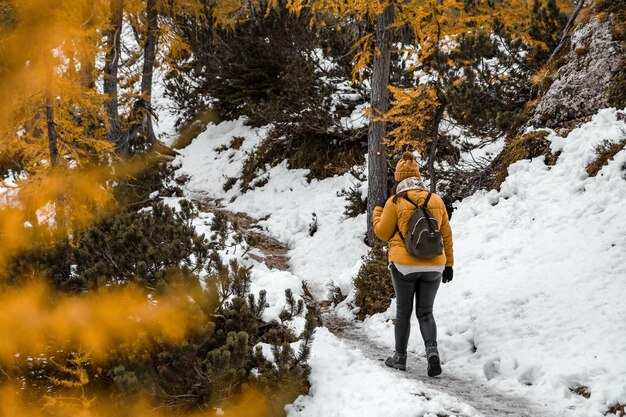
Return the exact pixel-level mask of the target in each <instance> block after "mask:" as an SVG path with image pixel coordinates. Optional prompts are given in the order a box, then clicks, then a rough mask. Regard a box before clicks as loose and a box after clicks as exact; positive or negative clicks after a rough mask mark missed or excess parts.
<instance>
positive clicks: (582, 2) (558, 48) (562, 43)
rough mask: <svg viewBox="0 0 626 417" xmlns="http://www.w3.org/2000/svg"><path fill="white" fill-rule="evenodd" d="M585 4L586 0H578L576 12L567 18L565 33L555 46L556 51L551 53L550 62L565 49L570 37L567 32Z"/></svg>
mask: <svg viewBox="0 0 626 417" xmlns="http://www.w3.org/2000/svg"><path fill="white" fill-rule="evenodd" d="M584 5H585V0H578V5H577V6H576V10H574V13H572V15H571V16H570V17H569V19H568V20H567V24H566V25H565V29H563V34H562V35H561V40H560V41H559V44H558V45H557V46H556V48H554V51H552V53H551V54H550V58H548V62H551V61H552V60H553V59H554V57H556V56H557V54H558V53H559V52H561V49H563V46H565V41H566V40H567V38H568V36H567V34H568V32H569V29H570V27H571V26H572V23H574V20H575V19H576V16H578V13H580V11H581V10H582V8H583V6H584Z"/></svg>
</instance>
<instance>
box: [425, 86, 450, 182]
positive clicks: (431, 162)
mask: <svg viewBox="0 0 626 417" xmlns="http://www.w3.org/2000/svg"><path fill="white" fill-rule="evenodd" d="M435 88H436V89H437V102H438V104H437V112H436V113H435V116H434V117H433V120H432V125H431V131H430V132H429V133H430V137H431V138H432V142H431V145H430V152H429V154H428V176H429V178H430V192H431V193H436V192H437V173H436V172H435V161H436V160H437V147H438V146H439V125H440V124H441V120H442V119H443V113H444V110H445V109H446V98H445V97H444V96H443V94H442V93H441V90H440V89H439V87H437V86H435Z"/></svg>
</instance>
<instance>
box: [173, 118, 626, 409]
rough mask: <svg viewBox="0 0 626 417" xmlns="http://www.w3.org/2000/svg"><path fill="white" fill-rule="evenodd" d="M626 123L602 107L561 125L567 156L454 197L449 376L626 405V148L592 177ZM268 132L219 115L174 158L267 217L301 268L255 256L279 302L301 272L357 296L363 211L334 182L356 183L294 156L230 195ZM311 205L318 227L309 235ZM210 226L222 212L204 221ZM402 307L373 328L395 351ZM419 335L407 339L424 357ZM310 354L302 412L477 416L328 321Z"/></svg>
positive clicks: (183, 169) (198, 189) (312, 282)
mask: <svg viewBox="0 0 626 417" xmlns="http://www.w3.org/2000/svg"><path fill="white" fill-rule="evenodd" d="M624 129H626V124H624V122H622V121H619V120H617V118H616V112H615V111H614V110H603V111H601V112H600V113H599V114H598V115H597V116H596V117H595V118H594V119H593V120H592V121H591V122H590V123H587V124H585V125H584V126H582V127H581V128H579V129H576V130H574V131H573V132H571V133H570V135H569V136H568V137H567V138H566V139H565V138H561V137H559V136H557V135H556V134H554V133H551V134H550V136H549V137H548V139H549V140H550V141H551V142H552V147H553V151H557V150H561V151H562V153H561V155H560V157H559V160H558V162H557V164H556V165H555V166H553V167H547V166H546V165H545V164H544V163H543V160H541V159H540V158H539V159H535V160H533V161H520V162H518V163H516V164H514V165H513V166H512V167H511V168H510V173H511V175H510V176H509V178H508V179H507V181H506V182H505V183H504V184H503V186H502V189H501V191H500V192H496V191H491V192H488V193H486V192H483V193H479V194H477V195H475V196H473V197H471V198H468V199H466V200H465V201H463V202H462V203H460V204H458V206H457V210H456V211H455V213H454V216H453V218H452V227H453V232H454V238H455V250H456V253H455V255H456V256H455V258H456V262H457V265H456V267H455V279H454V281H453V282H452V283H451V284H447V285H444V286H442V287H441V290H440V293H439V295H438V298H437V300H436V305H435V315H436V318H437V321H438V324H439V330H440V337H439V339H440V347H441V353H442V355H443V358H444V360H445V362H446V363H445V365H444V375H443V376H442V377H443V378H445V377H446V372H450V373H456V374H471V375H472V376H473V377H476V378H479V379H480V380H484V381H485V383H486V384H488V385H491V386H493V387H496V388H498V389H501V390H505V391H508V392H510V393H512V394H515V395H520V396H527V397H530V398H532V399H533V400H535V401H539V402H541V403H549V404H550V408H551V409H553V410H568V415H579V416H585V417H591V416H601V415H603V413H605V412H606V411H607V409H608V406H610V405H612V404H614V403H615V402H616V401H620V402H621V403H626V388H625V387H626V344H625V343H624V340H626V316H625V313H624V309H623V297H624V294H625V293H626V267H625V266H624V261H626V216H624V215H623V213H622V212H623V203H624V202H626V180H625V178H624V177H625V175H626V174H625V172H624V170H623V169H622V167H623V166H624V164H626V152H621V153H620V154H618V155H617V156H616V158H615V159H614V160H613V161H611V162H610V163H609V164H608V165H607V166H606V167H604V168H603V170H602V171H601V172H600V173H599V174H598V176H596V177H594V178H588V176H587V174H586V172H585V167H586V165H587V164H588V163H589V162H590V161H591V160H592V159H593V157H594V148H595V146H596V145H597V144H598V143H599V142H601V141H602V140H604V139H609V140H618V139H619V138H620V137H623V136H624V132H623V130H624ZM265 133H266V131H265V130H264V129H251V128H249V127H247V126H246V125H245V121H244V120H237V121H229V122H224V123H221V124H219V125H213V124H211V125H209V126H208V127H207V129H206V131H205V132H204V133H202V134H201V135H199V136H198V138H196V139H195V140H194V141H193V142H192V144H191V145H190V146H189V147H187V148H185V149H183V150H182V151H181V156H180V157H178V159H177V161H176V162H175V163H176V164H178V165H179V169H178V171H177V175H179V176H182V175H185V176H188V177H189V182H188V183H187V184H186V186H185V192H186V194H187V196H188V197H191V198H196V199H199V198H203V197H211V198H220V199H221V200H222V204H223V205H224V206H225V207H226V208H227V209H229V210H232V211H242V212H246V213H248V214H250V215H252V216H254V217H256V218H264V219H266V220H263V221H262V222H261V223H260V225H261V226H262V227H264V228H265V229H266V232H267V233H268V234H270V235H272V236H274V237H275V238H277V239H279V240H281V241H283V242H285V243H286V244H288V246H289V256H290V262H291V264H290V271H289V272H284V271H275V270H269V269H268V268H267V267H265V266H264V265H263V264H258V263H256V264H254V263H253V265H254V269H253V279H254V281H255V288H261V287H262V286H263V287H265V288H266V289H267V290H268V299H269V300H270V301H272V300H276V301H277V302H278V303H280V301H279V300H281V299H282V297H283V290H284V288H286V287H290V288H292V290H293V291H294V293H295V294H296V295H301V288H300V286H299V284H300V282H301V281H303V280H304V281H307V283H308V285H309V287H310V288H311V289H312V291H313V293H314V295H315V296H316V297H317V298H324V297H326V296H327V295H328V288H327V285H328V284H329V283H330V282H333V283H334V284H336V285H338V286H339V287H340V288H341V289H342V290H343V292H344V293H349V292H351V280H352V278H353V277H354V275H355V274H356V272H357V271H358V268H359V265H360V261H361V256H362V255H364V254H365V253H366V251H367V247H366V246H365V245H364V244H363V242H362V237H363V234H364V231H365V225H366V223H365V222H366V219H365V217H364V216H363V215H362V216H359V217H357V218H346V217H345V216H344V214H343V211H344V209H345V205H346V201H345V199H344V198H343V197H339V196H338V195H337V192H338V191H340V190H341V189H342V188H348V187H350V186H353V185H354V184H355V183H357V182H358V181H357V180H356V179H355V178H353V177H352V176H351V175H349V174H346V175H343V176H337V177H334V178H330V179H326V180H323V181H317V180H314V181H311V182H308V181H307V180H306V174H307V171H306V170H289V169H287V166H286V164H285V163H283V164H281V165H279V166H277V167H274V168H271V169H268V170H267V171H266V172H265V173H259V176H260V178H264V179H267V182H266V183H265V185H263V186H262V187H258V188H256V189H254V190H251V191H248V192H247V193H245V194H242V193H241V191H240V190H239V184H235V186H234V187H233V188H232V189H230V190H229V191H228V192H225V191H224V190H223V184H224V182H225V181H226V180H227V179H228V178H229V177H237V176H238V174H239V172H240V170H241V167H242V162H243V160H244V159H245V154H246V153H248V152H251V151H252V150H253V149H254V148H255V147H256V146H258V144H259V143H260V141H261V140H262V138H263V136H264V135H265ZM234 137H243V138H244V141H243V144H242V146H241V147H240V148H239V149H238V150H233V149H229V150H226V151H223V152H218V151H217V148H219V147H220V146H222V145H228V144H229V143H230V142H231V141H232V139H233V138H234ZM313 213H315V217H316V218H317V224H318V230H317V232H316V233H315V234H313V236H311V235H310V233H309V226H310V225H311V223H312V222H313ZM208 224H210V216H207V217H206V218H205V219H204V220H202V221H199V223H198V226H199V227H200V229H201V230H202V227H204V228H206V227H208V226H207V225H208ZM232 256H237V255H236V253H234V254H232ZM351 299H352V297H351V296H349V297H348V299H347V300H346V302H344V303H343V304H342V305H341V306H339V307H338V310H339V311H340V312H341V313H342V315H343V316H344V317H351V314H352V310H351V308H350V306H349V301H350V300H351ZM393 309H394V305H393V304H392V306H391V307H390V309H389V310H388V311H387V312H386V313H383V314H379V315H376V316H374V317H370V318H368V319H367V320H366V322H365V323H363V324H362V326H363V328H364V329H365V330H366V332H367V334H368V335H369V337H370V338H371V340H372V341H374V342H376V343H379V344H382V345H386V346H389V349H390V350H391V349H392V334H393V327H392V324H391V322H390V319H391V318H392V317H393ZM275 313H276V312H271V311H270V312H268V314H269V315H273V314H275ZM415 324H416V323H415ZM414 328H415V329H417V327H416V326H415V327H414ZM418 333H419V332H417V331H414V332H413V335H412V338H411V341H410V347H411V348H412V349H413V350H414V351H418V352H419V351H421V349H422V347H421V341H420V340H419V339H420V337H419V334H418ZM311 365H312V369H313V370H312V374H311V383H312V388H311V392H310V394H309V395H308V396H303V397H301V398H299V399H298V400H297V401H296V403H295V404H294V405H292V406H289V415H290V416H313V415H315V416H324V417H327V416H352V415H355V416H357V415H358V416H381V415H394V416H396V415H407V416H422V415H428V416H433V415H436V414H438V413H444V412H446V413H448V414H449V415H475V414H476V413H475V412H474V411H473V410H472V409H471V408H469V407H467V406H465V407H463V405H459V403H458V401H456V400H454V399H453V398H449V397H448V396H446V395H443V394H441V395H438V396H437V395H435V396H432V395H429V396H428V398H430V400H427V399H426V397H423V396H420V395H419V393H420V392H423V389H424V388H423V384H422V383H421V382H420V381H410V380H406V379H402V378H400V377H399V376H398V375H397V373H394V372H392V371H388V370H387V369H385V368H384V367H381V365H380V363H376V362H372V361H370V360H369V359H367V358H365V357H364V356H363V355H362V354H361V353H360V352H359V351H358V350H355V349H354V348H351V347H349V346H348V345H347V344H345V343H343V342H342V341H340V340H339V339H338V338H337V337H336V336H334V335H333V334H331V333H330V332H328V331H327V330H326V329H319V330H318V331H317V337H316V339H315V342H314V346H313V352H312V358H311ZM581 385H584V386H587V387H589V390H590V392H591V398H590V399H588V400H586V399H584V398H582V397H580V396H578V395H577V394H573V393H572V392H571V391H570V389H573V388H576V387H578V386H581ZM468 389H471V388H469V387H468ZM456 413H458V414H456ZM564 414H565V413H562V414H560V415H564ZM555 415H559V414H558V413H555Z"/></svg>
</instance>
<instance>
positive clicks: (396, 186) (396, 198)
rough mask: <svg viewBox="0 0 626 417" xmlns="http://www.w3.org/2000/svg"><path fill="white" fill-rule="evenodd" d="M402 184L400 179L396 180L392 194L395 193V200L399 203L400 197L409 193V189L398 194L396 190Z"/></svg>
mask: <svg viewBox="0 0 626 417" xmlns="http://www.w3.org/2000/svg"><path fill="white" fill-rule="evenodd" d="M399 184H400V181H396V183H395V184H394V186H393V188H392V191H391V194H393V202H394V203H397V202H398V200H399V199H401V198H406V197H407V196H408V195H409V192H408V191H402V192H401V193H399V194H396V190H397V189H398V185H399Z"/></svg>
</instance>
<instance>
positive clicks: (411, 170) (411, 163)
mask: <svg viewBox="0 0 626 417" xmlns="http://www.w3.org/2000/svg"><path fill="white" fill-rule="evenodd" d="M409 177H417V178H419V179H420V181H421V179H422V176H421V175H420V169H419V167H418V166H417V162H416V161H415V157H413V154H412V153H411V152H405V153H403V154H402V159H400V160H399V161H398V165H396V174H395V175H394V178H395V180H396V181H398V182H400V181H402V180H404V179H406V178H409Z"/></svg>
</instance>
